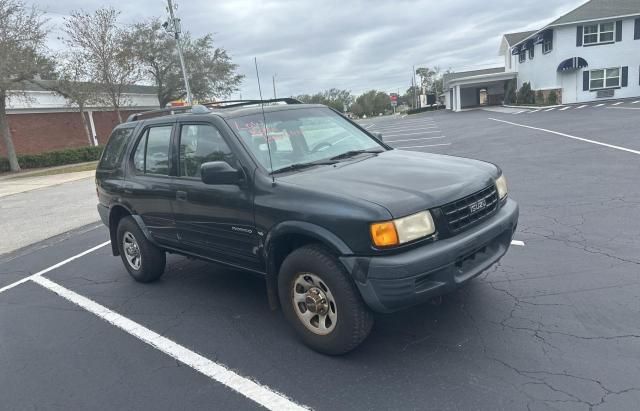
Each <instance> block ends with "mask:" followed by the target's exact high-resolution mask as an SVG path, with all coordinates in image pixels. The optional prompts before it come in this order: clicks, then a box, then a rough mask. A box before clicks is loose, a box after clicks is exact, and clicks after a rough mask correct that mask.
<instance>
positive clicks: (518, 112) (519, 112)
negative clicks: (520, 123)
mask: <svg viewBox="0 0 640 411" xmlns="http://www.w3.org/2000/svg"><path fill="white" fill-rule="evenodd" d="M526 112H527V110H522V111H516V112H515V113H513V114H522V113H526Z"/></svg>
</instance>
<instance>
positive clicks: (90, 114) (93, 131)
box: [89, 110, 98, 146]
mask: <svg viewBox="0 0 640 411" xmlns="http://www.w3.org/2000/svg"><path fill="white" fill-rule="evenodd" d="M89 125H90V126H91V137H92V138H93V145H94V146H97V145H98V136H97V135H96V125H95V124H94V123H93V111H91V110H89Z"/></svg>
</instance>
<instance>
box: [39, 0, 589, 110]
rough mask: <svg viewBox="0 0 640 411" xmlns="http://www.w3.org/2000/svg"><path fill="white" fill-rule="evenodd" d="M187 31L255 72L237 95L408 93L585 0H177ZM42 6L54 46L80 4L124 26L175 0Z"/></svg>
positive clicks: (495, 61) (490, 63)
mask: <svg viewBox="0 0 640 411" xmlns="http://www.w3.org/2000/svg"><path fill="white" fill-rule="evenodd" d="M174 2H175V3H177V16H178V17H180V18H181V20H182V28H183V30H188V31H190V32H191V33H192V35H194V36H202V35H204V34H206V33H213V35H214V41H215V45H216V46H217V47H222V48H224V49H226V50H227V51H228V53H229V54H230V55H231V57H232V59H233V61H234V62H235V63H236V64H238V65H239V68H238V71H239V72H240V73H241V74H244V75H245V76H246V78H245V79H244V82H243V83H242V85H241V87H240V90H238V92H236V93H234V94H233V95H232V96H231V97H234V98H238V97H240V96H242V97H243V98H258V85H257V81H256V73H255V66H254V57H256V58H257V60H258V66H259V72H260V80H261V82H262V92H263V97H264V98H271V97H273V87H272V78H273V76H275V82H276V92H277V96H278V97H288V96H295V95H299V94H312V93H315V92H318V91H322V90H326V89H329V88H339V89H347V90H351V91H352V93H354V94H355V95H358V94H361V93H363V92H365V91H367V90H371V89H377V90H382V91H385V92H387V93H390V92H398V91H399V92H400V93H404V91H405V90H406V89H407V88H408V87H409V85H410V82H411V75H412V67H413V66H415V67H421V66H422V67H424V66H427V67H434V66H439V67H440V68H441V69H442V70H446V69H452V70H454V71H464V70H474V69H481V68H487V67H497V66H500V65H503V64H504V63H502V61H503V60H502V59H501V58H500V57H499V56H498V48H499V46H500V40H501V36H502V34H504V33H509V32H516V31H525V30H534V29H538V28H540V27H542V26H544V25H545V24H546V23H548V22H550V21H551V20H553V19H555V18H557V17H559V16H560V15H562V14H564V13H566V12H568V11H570V10H572V9H574V8H575V7H577V6H578V5H580V4H582V3H584V2H585V0H517V1H516V0H386V1H385V0H342V1H337V0H189V1H187V0H174ZM35 5H36V6H37V7H38V8H40V9H42V10H43V11H45V12H46V13H47V14H46V15H47V17H48V18H49V23H48V24H49V26H50V28H51V35H50V39H49V45H50V47H51V48H52V49H59V48H60V47H61V41H60V40H59V39H58V37H59V36H61V35H62V32H61V30H60V27H61V26H62V23H63V21H64V18H65V16H68V15H69V14H70V13H71V11H73V10H78V9H83V10H85V11H93V10H95V9H96V8H99V7H101V6H103V5H110V6H113V7H115V8H116V9H119V10H121V11H122V15H121V21H122V24H124V25H126V24H132V23H136V22H139V21H144V20H145V19H149V18H151V17H161V18H165V17H166V15H167V11H166V0H165V1H162V0H135V1H128V2H118V1H113V0H101V1H100V0H98V1H96V0H56V1H40V2H37V3H35Z"/></svg>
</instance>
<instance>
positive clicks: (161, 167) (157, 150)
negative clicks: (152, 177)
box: [133, 126, 173, 176]
mask: <svg viewBox="0 0 640 411" xmlns="http://www.w3.org/2000/svg"><path fill="white" fill-rule="evenodd" d="M172 128H173V127H172V126H159V127H150V128H148V129H147V130H145V132H144V135H143V136H142V138H141V139H140V142H138V147H137V148H136V152H135V154H134V155H133V164H134V166H135V168H136V171H137V172H139V173H144V174H157V175H165V176H168V175H169V147H170V146H171V129H172Z"/></svg>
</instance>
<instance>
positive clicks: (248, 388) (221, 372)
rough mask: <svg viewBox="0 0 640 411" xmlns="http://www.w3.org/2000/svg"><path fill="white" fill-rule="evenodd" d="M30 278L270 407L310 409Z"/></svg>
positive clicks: (41, 279)
mask: <svg viewBox="0 0 640 411" xmlns="http://www.w3.org/2000/svg"><path fill="white" fill-rule="evenodd" d="M31 280H32V281H33V282H35V283H37V284H39V285H41V286H43V287H44V288H46V289H48V290H50V291H53V292H54V293H56V294H58V295H59V296H60V297H62V298H64V299H65V300H67V301H70V302H72V303H73V304H75V305H77V306H79V307H81V308H84V309H85V310H87V311H89V312H90V313H92V314H94V315H96V316H98V317H99V318H101V319H103V320H104V321H106V322H108V323H109V324H111V325H113V326H115V327H117V328H119V329H121V330H122V331H124V332H126V333H127V334H130V335H132V336H133V337H136V338H137V339H139V340H141V341H143V342H145V343H147V344H149V345H150V346H152V347H153V348H155V349H157V350H159V351H162V352H163V353H165V354H167V355H169V356H170V357H172V358H174V359H176V360H177V361H180V362H181V363H183V364H185V365H187V366H189V367H191V368H193V369H194V370H196V371H198V372H200V373H201V374H204V375H206V376H207V377H209V378H211V379H212V380H215V381H217V382H219V383H221V384H223V385H225V386H227V387H229V388H231V389H232V390H234V391H236V392H237V393H239V394H241V395H243V396H245V397H247V398H249V399H250V400H252V401H254V402H256V403H258V404H259V405H261V406H263V407H265V408H267V409H269V410H308V409H309V408H307V407H304V406H302V405H299V404H296V403H295V402H293V401H292V400H290V399H289V398H287V397H286V396H284V395H283V394H280V393H278V392H276V391H273V390H271V389H270V388H268V387H266V386H264V385H260V384H258V383H257V382H255V381H252V380H250V379H248V378H245V377H243V376H241V375H239V374H237V373H235V372H234V371H231V370H230V369H228V368H227V367H225V366H224V365H222V364H219V363H216V362H214V361H211V360H209V359H208V358H206V357H203V356H202V355H200V354H198V353H196V352H194V351H191V350H190V349H188V348H186V347H184V346H182V345H180V344H178V343H176V342H173V341H171V340H170V339H168V338H166V337H163V336H162V335H160V334H158V333H156V332H154V331H152V330H150V329H148V328H146V327H144V326H143V325H141V324H138V323H136V322H135V321H132V320H130V319H128V318H126V317H124V316H122V315H120V314H118V313H116V312H115V311H112V310H110V309H108V308H107V307H105V306H103V305H100V304H98V303H96V302H95V301H92V300H90V299H88V298H86V297H83V296H81V295H80V294H77V293H75V292H73V291H71V290H69V289H67V288H65V287H63V286H61V285H60V284H57V283H55V282H53V281H51V280H49V279H47V278H44V277H42V276H41V275H39V276H36V277H33V278H31Z"/></svg>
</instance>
